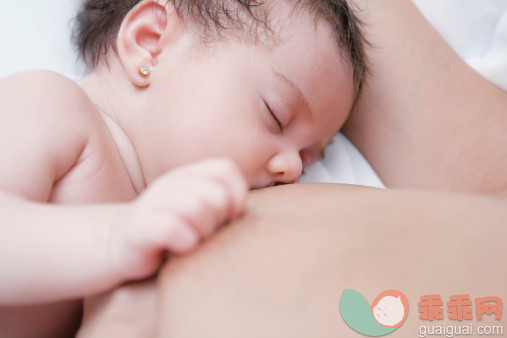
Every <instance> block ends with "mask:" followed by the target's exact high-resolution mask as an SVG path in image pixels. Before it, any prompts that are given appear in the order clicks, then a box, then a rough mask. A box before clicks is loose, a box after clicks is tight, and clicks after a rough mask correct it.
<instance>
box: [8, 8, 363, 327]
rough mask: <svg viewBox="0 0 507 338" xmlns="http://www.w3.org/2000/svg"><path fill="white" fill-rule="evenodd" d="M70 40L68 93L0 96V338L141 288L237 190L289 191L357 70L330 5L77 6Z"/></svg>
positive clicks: (18, 80) (29, 86)
mask: <svg viewBox="0 0 507 338" xmlns="http://www.w3.org/2000/svg"><path fill="white" fill-rule="evenodd" d="M76 22H77V31H76V36H75V38H76V41H77V43H78V45H79V48H80V50H81V53H82V55H83V57H84V59H85V60H86V61H88V62H89V64H90V65H91V67H92V71H91V73H90V74H89V75H88V76H87V77H85V78H84V79H83V81H82V82H81V83H80V84H79V85H77V84H75V83H74V82H73V81H71V80H69V79H67V78H65V77H63V76H61V75H58V74H56V73H51V72H45V71H30V72H26V73H21V74H17V75H14V76H11V77H9V78H6V79H3V80H1V81H0V107H1V109H0V121H1V122H0V128H1V131H0V142H1V144H2V145H3V146H2V147H1V148H0V159H1V160H2V163H3V164H2V166H1V167H0V200H1V201H0V206H1V210H0V215H1V222H0V227H1V228H0V231H1V234H2V235H1V237H0V257H2V258H1V259H0V271H1V272H2V273H1V275H0V306H2V307H3V308H2V309H1V310H0V335H2V334H1V333H2V331H3V332H4V333H5V332H11V333H14V334H16V333H17V334H18V335H23V334H21V333H20V332H22V331H21V326H22V325H23V323H24V322H26V321H27V320H30V322H31V323H37V321H39V322H42V321H44V320H43V319H41V318H47V317H51V318H53V319H52V321H47V320H45V321H44V323H38V324H32V325H33V326H34V327H36V326H37V325H39V324H40V325H41V326H40V327H38V328H37V331H35V332H38V333H39V334H38V335H39V336H42V335H43V334H42V333H43V332H46V333H47V332H50V333H55V332H59V333H61V332H62V331H61V330H64V325H63V324H62V323H64V322H65V321H64V320H63V319H62V321H60V322H58V320H57V319H54V318H63V317H62V314H64V313H65V315H66V316H67V318H66V319H65V320H69V318H71V317H72V316H75V314H76V311H72V309H79V301H73V302H69V300H79V299H81V298H83V297H86V296H89V295H93V294H97V293H99V292H103V291H105V290H107V289H110V288H113V287H114V286H116V285H118V284H119V283H123V282H125V281H129V280H136V279H142V278H146V277H149V276H150V275H152V274H153V273H155V272H156V271H157V269H158V267H159V265H160V263H161V261H162V259H163V257H164V255H165V253H166V252H169V253H170V254H180V253H185V252H188V251H189V250H192V249H193V248H195V247H196V246H197V245H198V243H199V242H200V241H201V240H202V239H204V238H206V237H207V236H209V235H210V234H212V233H213V232H214V231H215V230H216V228H217V227H218V226H219V225H221V224H223V223H226V222H227V221H229V220H232V219H234V218H236V217H238V216H239V215H240V214H241V212H242V210H243V208H244V205H245V200H246V197H247V191H248V189H249V188H252V189H254V188H262V187H267V186H271V185H274V184H278V183H293V182H295V181H297V179H298V177H299V175H300V174H301V171H302V168H303V167H305V166H308V165H310V164H312V163H313V162H315V161H316V160H317V159H318V158H319V156H320V155H321V154H322V152H323V149H324V147H325V145H326V144H327V143H328V142H329V140H330V139H331V138H332V137H333V135H334V134H335V133H336V132H337V130H338V129H339V128H340V127H341V125H342V124H343V123H344V121H345V119H346V117H347V115H348V113H349V111H350V110H351V107H352V105H353V103H354V100H355V98H356V97H357V95H358V94H359V91H360V88H361V84H362V81H363V77H364V74H365V69H366V62H365V58H364V53H363V43H364V41H363V36H362V34H361V30H360V29H359V22H358V20H357V18H356V17H355V15H354V13H353V12H352V10H351V8H350V6H349V5H348V4H347V2H346V1H342V0H317V1H316V0H301V1H295V2H292V1H267V2H265V3H261V2H257V1H255V0H251V1H235V0H228V1H215V0H210V1H200V0H176V1H174V2H173V1H167V0H143V1H135V0H109V1H105V0H87V1H86V2H85V4H84V7H83V9H82V11H81V12H80V13H79V15H78V16H77V21H76ZM84 204H88V205H87V206H84ZM61 301H66V302H61ZM55 302H60V303H58V304H57V303H55ZM33 304H45V305H44V306H43V307H38V308H30V307H28V305H33ZM46 304H47V305H46ZM12 306H17V307H16V308H15V310H16V315H12V313H13V310H12ZM19 306H24V307H19ZM34 309H35V310H34ZM41 313H43V314H44V315H46V317H42V315H41ZM48 313H53V314H54V316H48ZM25 326H26V325H25ZM50 326H52V327H53V329H54V328H56V329H55V330H56V331H44V330H49V329H48V327H50ZM25 328H26V327H25ZM29 329H30V328H27V330H29ZM9 330H10V331H9ZM34 330H35V329H34ZM58 330H60V331H58ZM27 332H30V331H27ZM31 332H34V331H31Z"/></svg>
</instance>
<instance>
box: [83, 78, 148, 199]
mask: <svg viewBox="0 0 507 338" xmlns="http://www.w3.org/2000/svg"><path fill="white" fill-rule="evenodd" d="M106 82H107V81H106ZM106 82H105V81H103V78H102V76H101V75H100V74H97V73H96V72H94V73H92V74H90V75H88V76H87V77H85V78H84V79H83V80H82V81H81V83H80V86H81V88H83V90H84V91H85V92H86V94H87V95H88V97H89V98H90V100H91V101H92V102H93V104H94V105H95V106H96V108H97V109H98V111H99V112H100V115H101V118H102V120H103V121H104V124H105V126H106V128H107V130H108V132H109V135H110V136H111V138H112V141H113V143H114V144H115V146H116V149H117V151H118V154H119V156H120V158H121V159H122V161H123V164H124V166H125V169H126V171H127V173H128V175H129V178H130V181H131V182H132V186H133V188H134V190H135V191H136V192H137V193H138V194H140V193H141V192H142V191H143V190H144V189H145V188H146V181H145V178H144V175H143V170H142V166H141V163H140V161H139V157H138V154H137V151H136V149H135V147H134V144H133V142H132V141H131V139H130V137H129V133H128V130H127V129H126V128H125V126H122V123H121V121H120V119H119V117H121V116H120V115H119V114H118V112H125V108H124V107H123V106H122V103H121V102H117V101H115V100H114V98H115V97H116V95H115V94H116V93H114V91H116V90H117V88H115V87H114V86H111V85H108V84H107V83H106Z"/></svg>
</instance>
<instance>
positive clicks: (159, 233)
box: [144, 213, 200, 253]
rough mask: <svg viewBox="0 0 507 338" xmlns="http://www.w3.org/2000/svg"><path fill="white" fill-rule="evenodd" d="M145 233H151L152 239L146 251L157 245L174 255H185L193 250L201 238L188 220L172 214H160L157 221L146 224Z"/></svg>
mask: <svg viewBox="0 0 507 338" xmlns="http://www.w3.org/2000/svg"><path fill="white" fill-rule="evenodd" d="M145 231H146V232H150V234H149V237H151V238H150V239H149V241H148V242H147V243H146V245H147V247H146V248H144V249H149V248H150V247H153V243H155V244H156V246H158V247H161V248H165V249H167V250H169V251H171V252H173V253H183V252H186V251H189V250H191V249H193V248H194V247H195V246H196V245H197V243H199V237H200V236H199V234H198V233H197V232H196V231H195V230H194V229H193V228H192V227H191V226H189V225H188V224H187V222H186V220H184V219H182V218H181V217H179V216H178V215H175V214H170V213H164V214H159V215H158V217H157V220H156V221H154V220H153V219H152V220H151V222H149V223H147V224H146V227H145ZM146 237H148V236H146Z"/></svg>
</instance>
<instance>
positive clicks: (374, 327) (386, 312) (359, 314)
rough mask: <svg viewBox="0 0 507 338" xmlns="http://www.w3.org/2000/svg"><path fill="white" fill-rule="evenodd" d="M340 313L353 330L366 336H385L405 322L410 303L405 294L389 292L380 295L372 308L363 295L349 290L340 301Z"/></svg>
mask: <svg viewBox="0 0 507 338" xmlns="http://www.w3.org/2000/svg"><path fill="white" fill-rule="evenodd" d="M340 313H341V315H342V318H343V320H344V321H345V323H347V325H348V326H349V327H350V328H351V329H353V330H355V331H357V332H359V333H362V334H364V335H366V336H371V337H377V336H383V335H386V334H388V333H391V332H393V331H394V330H396V329H397V328H398V327H400V326H401V325H402V324H403V323H404V322H405V319H406V318H407V313H408V301H407V297H405V295H404V294H403V293H401V292H399V291H397V290H387V291H384V292H382V293H381V294H380V295H378V296H377V298H375V300H374V301H373V303H372V304H371V306H370V305H369V304H368V301H367V300H366V298H364V296H363V295H362V294H360V293H359V292H357V291H354V290H350V289H347V290H344V291H343V293H342V297H341V299H340Z"/></svg>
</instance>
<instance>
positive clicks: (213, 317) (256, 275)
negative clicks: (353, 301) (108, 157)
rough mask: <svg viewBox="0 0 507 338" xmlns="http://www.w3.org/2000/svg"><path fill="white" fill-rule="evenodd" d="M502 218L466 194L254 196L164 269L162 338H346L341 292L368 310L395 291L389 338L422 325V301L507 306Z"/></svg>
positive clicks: (346, 191)
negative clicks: (397, 305) (397, 321)
mask: <svg viewBox="0 0 507 338" xmlns="http://www.w3.org/2000/svg"><path fill="white" fill-rule="evenodd" d="M506 219H507V202H506V200H502V199H494V198H488V197H478V196H473V195H463V194H450V193H426V192H411V191H378V190H366V189H358V188H356V187H343V186H340V185H290V186H281V187H276V188H272V189H264V190H262V191H258V192H255V193H254V194H253V196H252V198H251V200H250V202H249V205H248V212H247V214H246V217H245V218H244V219H243V220H242V221H240V222H238V223H236V224H233V225H232V226H228V227H226V228H225V229H223V231H221V232H220V233H219V234H218V235H217V236H215V237H214V238H212V239H211V240H210V241H209V242H207V243H205V245H204V246H203V247H201V248H200V249H199V250H198V251H196V252H195V253H194V254H192V255H189V256H188V257H183V258H177V259H174V260H172V261H171V262H170V263H169V264H168V265H166V266H165V268H164V270H163V271H162V273H161V275H160V277H159V279H158V283H159V294H160V305H159V317H158V318H159V330H160V331H159V332H160V336H163V337H169V336H170V337H204V336H210V335H211V334H214V335H217V334H218V335H219V336H221V337H268V336H269V337H291V338H293V337H344V336H347V334H351V332H352V331H351V329H350V328H348V327H347V326H346V324H345V322H344V321H343V320H342V318H341V316H340V310H339V301H340V296H341V293H342V292H343V290H344V289H354V290H357V291H359V292H361V293H362V294H363V295H364V296H365V297H366V299H368V301H369V302H370V303H371V302H372V301H373V299H374V298H375V297H376V296H377V295H378V294H379V293H380V292H382V291H385V290H388V289H397V290H400V291H402V292H403V293H404V294H405V295H406V296H407V298H408V301H409V313H408V317H407V321H406V322H405V324H404V325H403V326H402V327H401V328H400V329H399V330H398V331H396V332H394V333H393V334H392V336H393V337H408V336H415V335H416V334H417V333H418V331H417V330H418V326H419V325H427V324H428V322H424V321H421V320H419V319H418V307H417V303H418V301H420V297H421V296H423V295H428V294H441V295H442V299H443V300H444V302H445V301H446V300H448V299H449V296H450V295H456V294H470V296H471V298H472V299H473V298H474V297H485V296H498V297H500V298H502V299H504V300H505V299H507V288H506V285H505V280H507V266H505V264H499V262H500V260H501V259H502V257H505V256H507V247H506V246H505V238H506V235H507V229H506V228H505V220H506ZM445 318H447V315H445ZM474 318H476V317H474ZM443 323H448V322H446V321H439V322H438V323H433V324H443ZM474 323H477V322H475V321H474ZM487 323H488V321H487V320H485V321H483V322H482V324H485V325H487ZM454 324H455V325H457V324H456V323H454ZM468 324H471V323H468ZM496 324H497V325H498V322H497V323H496Z"/></svg>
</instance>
